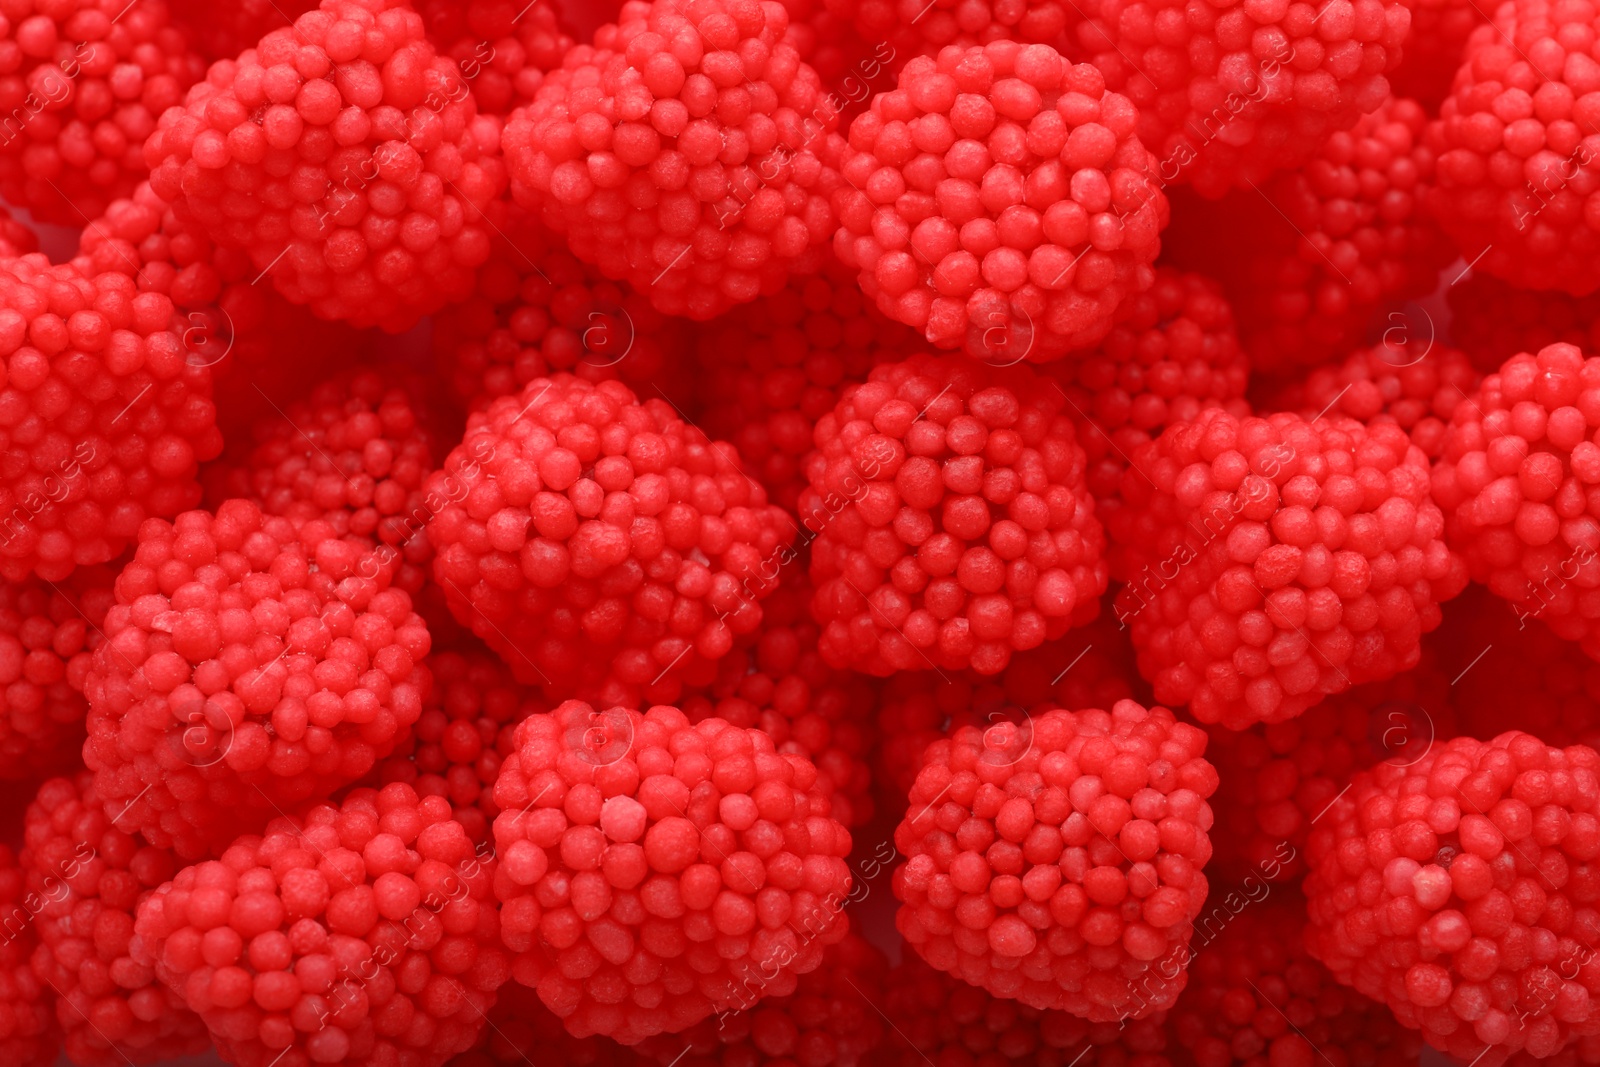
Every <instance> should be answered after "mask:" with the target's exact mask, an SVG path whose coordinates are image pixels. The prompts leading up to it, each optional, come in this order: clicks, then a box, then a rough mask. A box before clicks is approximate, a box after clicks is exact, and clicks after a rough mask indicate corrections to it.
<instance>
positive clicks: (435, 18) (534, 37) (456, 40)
mask: <svg viewBox="0 0 1600 1067" xmlns="http://www.w3.org/2000/svg"><path fill="white" fill-rule="evenodd" d="M417 9H418V10H419V11H420V12H421V13H422V18H423V21H424V22H425V23H426V24H427V27H428V39H429V40H430V41H432V42H433V43H434V45H435V46H436V47H437V48H438V49H439V54H440V55H443V56H448V57H449V58H451V59H453V60H455V61H456V63H457V64H459V65H460V67H461V77H462V78H463V80H465V81H466V83H467V85H468V87H469V88H471V90H472V95H473V97H474V98H475V99H476V100H477V102H478V110H479V111H480V112H482V113H483V114H485V115H506V114H509V113H510V112H511V110H512V109H513V108H517V107H521V106H522V105H523V104H526V103H528V102H529V101H531V100H532V99H533V96H534V93H536V92H538V90H539V86H540V85H542V84H543V83H544V75H545V72H546V71H551V70H555V69H556V68H557V67H559V66H561V61H562V59H563V58H564V57H565V56H566V54H567V52H568V51H570V50H571V49H572V46H573V40H572V38H571V37H570V36H568V35H567V33H566V32H565V31H564V29H563V27H562V26H561V25H560V23H559V21H558V18H557V13H556V10H555V5H553V4H534V5H533V6H532V7H523V6H522V5H520V4H516V3H508V2H507V0H424V2H423V3H420V4H418V5H417Z"/></svg>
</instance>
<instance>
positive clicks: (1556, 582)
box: [1511, 531, 1596, 631]
mask: <svg viewBox="0 0 1600 1067" xmlns="http://www.w3.org/2000/svg"><path fill="white" fill-rule="evenodd" d="M1591 532H1593V531H1591ZM1595 559H1596V553H1595V550H1594V549H1593V548H1590V547H1589V546H1588V545H1579V546H1578V547H1576V548H1574V549H1573V550H1572V551H1571V552H1569V553H1568V554H1567V555H1566V557H1565V558H1563V559H1562V560H1560V561H1559V562H1557V563H1556V564H1555V568H1554V570H1553V571H1552V569H1551V566H1550V564H1548V563H1547V564H1545V567H1544V572H1543V574H1542V576H1541V577H1540V578H1539V580H1538V582H1534V581H1532V580H1529V581H1528V589H1527V593H1526V594H1525V595H1524V599H1523V600H1522V602H1521V603H1516V602H1513V603H1512V605H1511V610H1512V611H1514V612H1516V613H1517V629H1518V630H1519V631H1520V630H1525V629H1527V626H1528V621H1529V620H1530V619H1537V618H1538V617H1539V616H1541V615H1543V614H1544V613H1545V611H1546V610H1547V609H1548V608H1549V607H1550V604H1551V602H1552V601H1554V600H1556V599H1557V598H1559V597H1561V596H1562V595H1563V594H1565V593H1566V591H1567V587H1568V586H1569V585H1570V584H1571V583H1573V582H1574V581H1576V580H1577V577H1578V575H1579V574H1580V573H1582V571H1583V568H1585V567H1587V566H1589V564H1591V563H1593V562H1594V561H1595ZM1569 568H1570V571H1569ZM1546 596H1548V597H1549V598H1550V599H1549V600H1546V599H1545V598H1546ZM1530 604H1533V605H1535V606H1531V607H1530Z"/></svg>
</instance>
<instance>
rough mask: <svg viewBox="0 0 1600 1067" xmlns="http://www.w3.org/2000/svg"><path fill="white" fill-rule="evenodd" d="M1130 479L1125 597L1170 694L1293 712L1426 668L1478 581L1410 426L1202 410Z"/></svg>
mask: <svg viewBox="0 0 1600 1067" xmlns="http://www.w3.org/2000/svg"><path fill="white" fill-rule="evenodd" d="M1133 463H1134V468H1133V469H1131V470H1130V471H1129V472H1128V473H1127V474H1126V475H1125V476H1124V478H1123V483H1122V484H1123V498H1124V499H1125V500H1126V501H1127V506H1128V509H1129V510H1130V512H1132V513H1133V514H1132V516H1131V519H1132V521H1131V522H1130V526H1129V528H1130V530H1131V531H1132V536H1131V538H1130V540H1131V541H1132V544H1133V549H1132V552H1131V554H1130V555H1131V559H1132V562H1133V564H1134V565H1135V566H1137V567H1138V571H1137V573H1136V574H1135V576H1134V578H1133V580H1132V582H1131V583H1130V584H1129V585H1128V586H1125V587H1124V588H1123V590H1122V592H1121V593H1119V594H1118V597H1117V617H1118V618H1119V619H1120V620H1122V621H1123V622H1124V623H1126V624H1127V625H1129V626H1130V627H1131V628H1132V630H1133V643H1134V646H1135V647H1136V648H1137V649H1138V650H1139V670H1140V672H1141V673H1142V674H1144V676H1145V677H1146V678H1148V679H1149V680H1150V682H1151V684H1152V685H1153V686H1154V687H1155V697H1156V699H1157V700H1160V701H1165V702H1167V703H1170V704H1173V705H1179V704H1183V705H1187V706H1188V708H1189V711H1190V713H1191V714H1193V715H1194V716H1195V718H1197V719H1199V720H1200V721H1201V722H1205V723H1221V724H1222V725H1224V726H1227V727H1229V728H1230V729H1243V728H1244V727H1246V726H1248V725H1250V724H1251V723H1254V722H1281V721H1283V720H1285V719H1289V718H1292V717H1294V716H1295V715H1298V714H1300V713H1301V712H1302V711H1304V710H1305V709H1306V708H1309V707H1311V706H1312V705H1314V704H1316V703H1317V702H1318V701H1319V700H1321V699H1323V698H1324V697H1326V696H1328V695H1330V694H1333V693H1339V692H1343V691H1344V690H1346V689H1349V688H1350V687H1351V686H1354V685H1359V684H1361V683H1362V682H1371V681H1381V680H1383V679H1385V678H1389V677H1392V676H1393V675H1395V674H1398V673H1400V672H1401V671H1404V670H1408V669H1410V668H1411V667H1414V666H1415V665H1416V663H1417V660H1418V658H1419V657H1420V655H1421V640H1422V635H1423V634H1424V633H1427V632H1428V631H1430V630H1433V629H1435V628H1436V627H1437V626H1438V625H1439V618H1440V615H1439V605H1440V604H1441V603H1442V602H1444V601H1446V600H1448V599H1450V598H1451V597H1453V596H1455V595H1456V594H1457V593H1459V592H1460V591H1461V589H1462V587H1463V586H1464V585H1465V584H1466V568H1465V565H1464V564H1463V563H1462V561H1461V559H1460V558H1459V557H1458V556H1456V555H1455V554H1454V553H1452V552H1451V551H1450V550H1449V549H1448V548H1446V546H1445V542H1444V516H1443V515H1442V514H1441V512H1440V509H1439V506H1438V505H1436V504H1434V503H1433V501H1432V500H1431V499H1430V498H1429V496H1428V490H1427V486H1426V482H1427V478H1428V462H1427V457H1426V456H1424V455H1423V453H1422V450H1421V449H1420V448H1418V447H1417V446H1416V445H1414V444H1412V443H1411V441H1410V439H1409V437H1408V436H1407V435H1406V433H1405V431H1404V430H1402V429H1401V428H1400V427H1399V426H1397V425H1395V424H1393V423H1390V422H1384V421H1381V420H1375V421H1374V422H1373V423H1372V424H1371V425H1370V426H1364V425H1362V424H1361V423H1359V422H1356V421H1354V420H1353V419H1346V418H1343V417H1333V416H1322V417H1321V418H1317V419H1313V420H1310V421H1307V420H1306V419H1303V418H1301V417H1300V416H1298V415H1293V414H1288V413H1281V414H1277V415H1272V416H1270V417H1268V418H1265V419H1260V418H1249V419H1242V420H1241V419H1236V418H1234V417H1233V416H1231V415H1229V414H1227V413H1226V412H1223V411H1218V410H1212V411H1207V412H1203V413H1201V415H1200V417H1199V418H1197V419H1196V420H1195V421H1194V422H1192V423H1185V424H1181V425H1179V426H1175V427H1172V428H1171V429H1169V430H1167V432H1166V433H1164V434H1162V435H1161V437H1160V439H1159V440H1157V441H1154V442H1152V443H1151V444H1150V445H1148V446H1146V447H1145V448H1143V449H1141V450H1140V451H1139V452H1138V453H1136V454H1135V455H1134V457H1133Z"/></svg>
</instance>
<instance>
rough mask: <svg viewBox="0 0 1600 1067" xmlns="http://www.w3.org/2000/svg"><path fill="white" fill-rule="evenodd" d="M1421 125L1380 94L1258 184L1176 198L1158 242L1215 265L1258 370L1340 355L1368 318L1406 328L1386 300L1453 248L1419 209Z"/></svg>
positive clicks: (1417, 109) (1423, 167)
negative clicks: (1365, 110) (1379, 101)
mask: <svg viewBox="0 0 1600 1067" xmlns="http://www.w3.org/2000/svg"><path fill="white" fill-rule="evenodd" d="M1329 14H1332V12H1329ZM1427 122H1428V117H1427V115H1426V114H1425V113H1424V112H1423V110H1422V107H1421V105H1419V104H1418V103H1417V102H1416V101H1415V100H1389V101H1386V102H1385V103H1384V104H1383V106H1382V107H1380V108H1378V110H1376V111H1374V112H1373V113H1372V114H1370V115H1363V116H1362V117H1361V119H1360V121H1358V122H1357V123H1356V124H1355V127H1354V128H1353V129H1350V130H1345V131H1342V132H1339V133H1335V134H1333V135H1332V136H1330V137H1329V138H1328V139H1327V141H1326V143H1324V144H1322V145H1321V146H1320V147H1318V149H1317V152H1316V155H1315V156H1313V157H1312V158H1311V159H1309V160H1307V161H1306V162H1305V163H1304V164H1303V165H1302V166H1300V167H1298V168H1297V169H1295V170H1292V171H1289V172H1287V173H1284V174H1280V175H1278V176H1277V177H1276V178H1274V179H1273V180H1272V181H1270V182H1268V183H1266V184H1264V185H1261V186H1259V187H1258V188H1254V189H1252V188H1243V189H1240V190H1238V191H1236V192H1234V193H1232V194H1231V195H1229V196H1227V197H1226V198H1224V199H1223V200H1222V202H1221V203H1220V204H1208V203H1203V202H1199V200H1198V198H1197V197H1194V196H1192V195H1190V196H1186V197H1184V198H1181V199H1178V198H1175V199H1177V203H1178V205H1179V208H1180V210H1178V211H1177V212H1175V214H1174V218H1175V220H1176V221H1175V224H1174V226H1173V229H1172V230H1171V231H1170V232H1169V233H1168V234H1167V235H1166V239H1165V241H1164V242H1163V247H1164V249H1165V250H1166V251H1167V252H1168V253H1169V254H1170V255H1171V258H1173V259H1174V261H1175V262H1179V263H1182V264H1183V265H1184V266H1187V267H1190V268H1192V269H1195V270H1204V271H1220V273H1221V275H1222V277H1223V279H1224V281H1225V282H1226V284H1227V287H1228V294H1229V296H1230V297H1232V299H1233V300H1234V308H1235V310H1236V311H1237V312H1238V318H1239V333H1240V336H1241V337H1242V338H1243V340H1244V345H1245V348H1246V350H1248V351H1249V353H1250V359H1251V366H1252V368H1253V369H1255V370H1256V371H1257V372H1258V373H1259V372H1275V371H1283V370H1292V369H1293V368H1296V367H1303V366H1311V365H1315V364H1318V363H1322V362H1326V361H1327V360H1329V359H1331V358H1334V357H1337V356H1342V355H1344V354H1345V353H1346V352H1348V351H1350V349H1351V348H1353V347H1355V346H1356V345H1357V344H1360V343H1361V342H1362V341H1364V340H1366V339H1367V337H1368V336H1369V335H1370V334H1371V333H1375V332H1376V330H1374V329H1373V326H1374V324H1375V320H1376V324H1377V327H1378V329H1385V328H1387V330H1386V333H1385V336H1386V337H1391V338H1398V337H1399V336H1400V334H1401V333H1403V332H1405V330H1404V325H1405V324H1403V325H1402V326H1401V327H1399V328H1396V323H1397V321H1398V320H1397V319H1396V318H1395V315H1394V314H1391V315H1390V316H1389V318H1388V319H1383V317H1382V315H1381V312H1382V311H1383V310H1384V308H1385V306H1386V305H1390V304H1392V303H1394V302H1397V301H1402V300H1406V299H1409V298H1411V297H1417V296H1422V295H1423V294H1426V293H1431V292H1432V291H1433V289H1434V287H1435V285H1436V284H1437V283H1438V280H1439V272H1440V270H1441V269H1443V267H1444V266H1445V265H1446V264H1447V263H1449V262H1450V261H1451V260H1452V259H1454V258H1455V247H1454V245H1453V244H1452V243H1451V242H1450V240H1449V238H1447V237H1446V236H1445V235H1444V234H1443V233H1442V232H1441V231H1440V230H1439V228H1438V226H1437V225H1436V224H1435V223H1434V222H1433V220H1432V219H1430V218H1429V217H1428V216H1427V215H1426V214H1425V212H1424V209H1423V201H1424V197H1425V194H1426V192H1427V189H1428V187H1429V186H1430V185H1431V184H1432V183H1433V180H1434V151H1433V150H1432V148H1430V147H1429V146H1427V145H1426V144H1425V143H1424V139H1423V130H1424V128H1425V127H1426V125H1427ZM1184 209H1187V210H1184ZM1417 317H1418V318H1419V320H1420V316H1417ZM1413 332H1416V333H1418V334H1421V333H1423V332H1424V324H1423V323H1422V322H1421V321H1418V322H1417V323H1416V324H1415V326H1414V327H1413ZM1428 332H1429V333H1430V334H1431V333H1432V332H1434V331H1432V330H1429V331H1428ZM1419 347H1420V341H1419Z"/></svg>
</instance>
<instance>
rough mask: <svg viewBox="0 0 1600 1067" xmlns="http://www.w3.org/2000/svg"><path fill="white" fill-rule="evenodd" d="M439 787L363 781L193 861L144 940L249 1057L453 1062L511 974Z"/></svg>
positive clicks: (160, 899) (488, 903) (483, 862)
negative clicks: (336, 798) (424, 790)
mask: <svg viewBox="0 0 1600 1067" xmlns="http://www.w3.org/2000/svg"><path fill="white" fill-rule="evenodd" d="M495 870H496V860H495V857H494V856H493V854H492V852H491V851H488V850H480V851H479V852H476V853H475V852H474V851H473V846H472V842H471V841H470V840H468V838H467V835H466V833H465V832H464V831H463V830H462V829H461V825H460V824H459V823H457V822H455V821H453V820H452V819H451V818H450V805H449V804H448V803H447V802H446V801H445V800H444V799H443V798H441V797H429V798H426V799H421V800H419V799H418V797H417V795H416V793H414V792H412V791H411V789H409V788H408V787H406V786H404V785H399V784H396V785H390V786H386V787H384V788H383V789H382V790H379V791H373V790H370V789H363V790H357V791H356V792H354V793H352V794H351V795H350V796H349V797H347V798H345V800H344V801H343V802H341V803H339V804H330V803H321V804H317V805H315V806H313V807H311V808H310V809H309V810H308V811H306V813H305V814H304V815H303V816H301V817H299V818H287V817H280V818H277V819H274V820H273V821H272V823H271V824H270V825H268V827H267V829H266V833H265V834H263V835H259V836H258V835H250V836H246V837H241V838H239V839H238V840H237V841H235V842H234V843H233V844H232V845H230V846H228V848H227V849H226V850H224V851H223V852H222V853H221V857H220V859H216V860H206V861H204V862H201V863H198V864H196V865H194V866H192V867H185V868H184V869H183V870H181V871H179V872H178V874H177V877H175V878H174V879H173V880H172V881H171V882H168V883H167V884H166V885H164V886H162V887H161V889H160V890H159V891H158V892H156V893H155V894H154V895H153V896H151V897H150V898H149V899H148V900H146V901H145V902H144V903H143V904H142V905H140V907H139V912H138V920H137V923H136V925H135V933H136V938H137V940H136V944H137V945H138V946H139V947H140V949H141V951H142V953H143V958H142V962H144V963H146V964H147V965H153V966H154V968H155V972H156V974H157V975H158V976H159V977H160V979H161V980H162V982H164V983H165V984H166V985H167V986H168V988H170V989H172V990H173V991H175V992H177V993H178V994H179V995H181V996H182V997H183V998H184V1000H185V1001H186V1002H187V1003H188V1005H189V1007H190V1009H191V1010H193V1011H195V1012H197V1013H198V1014H199V1015H200V1017H201V1018H202V1019H204V1020H205V1023H206V1025H207V1026H208V1027H209V1028H210V1030H211V1035H212V1037H213V1038H214V1039H215V1041H216V1044H217V1049H218V1051H219V1052H220V1053H221V1054H222V1055H223V1056H224V1057H225V1058H226V1059H227V1060H228V1062H230V1063H236V1064H239V1065H241V1067H267V1065H269V1064H272V1063H275V1062H276V1063H279V1064H281V1065H283V1067H310V1065H311V1064H331V1063H338V1064H344V1065H347V1067H380V1065H392V1067H440V1065H442V1064H444V1063H445V1062H446V1061H447V1060H449V1059H450V1058H451V1057H452V1056H454V1055H456V1054H457V1053H461V1052H465V1051H467V1050H468V1049H469V1048H471V1047H472V1045H473V1044H474V1043H475V1042H476V1040H477V1038H478V1033H479V1031H480V1030H482V1028H483V1026H484V1017H485V1013H486V1012H487V1011H488V1009H489V1007H490V1006H491V1005H492V1004H493V1003H494V991H495V990H496V989H498V988H499V987H500V986H501V985H502V984H504V983H505V981H506V980H507V979H508V977H509V976H510V965H509V961H508V960H507V958H506V953H505V952H504V950H502V949H501V948H500V946H499V912H498V909H497V908H495V906H494V903H493V900H494V898H493V894H492V892H491V884H492V882H493V880H494V876H495Z"/></svg>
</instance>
